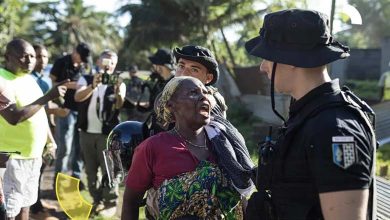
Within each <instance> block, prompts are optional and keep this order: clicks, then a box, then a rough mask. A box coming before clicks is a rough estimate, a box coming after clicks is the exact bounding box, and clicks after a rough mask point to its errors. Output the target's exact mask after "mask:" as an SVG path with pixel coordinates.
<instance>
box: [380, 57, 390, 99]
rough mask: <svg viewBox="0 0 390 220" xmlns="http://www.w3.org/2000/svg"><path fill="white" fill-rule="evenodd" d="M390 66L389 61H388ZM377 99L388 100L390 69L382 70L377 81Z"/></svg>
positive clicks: (389, 93)
mask: <svg viewBox="0 0 390 220" xmlns="http://www.w3.org/2000/svg"><path fill="white" fill-rule="evenodd" d="M389 67H390V62H389ZM378 86H379V100H380V101H382V102H383V101H390V70H389V71H386V72H384V73H383V74H382V75H381V78H380V79H379V82H378Z"/></svg>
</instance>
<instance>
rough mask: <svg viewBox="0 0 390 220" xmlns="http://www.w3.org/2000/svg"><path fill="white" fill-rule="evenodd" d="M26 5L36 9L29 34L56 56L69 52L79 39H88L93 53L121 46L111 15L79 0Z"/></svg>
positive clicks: (85, 40) (115, 24)
mask: <svg viewBox="0 0 390 220" xmlns="http://www.w3.org/2000/svg"><path fill="white" fill-rule="evenodd" d="M29 7H31V8H34V9H35V11H36V12H37V13H36V14H35V17H34V18H35V19H34V22H35V26H34V27H35V28H34V29H32V31H31V32H29V33H28V35H29V36H30V38H31V39H34V41H41V42H42V43H44V44H45V45H46V46H49V48H50V49H51V51H52V53H53V54H54V55H55V56H60V55H62V53H63V52H70V51H71V50H72V48H73V47H74V46H75V45H77V44H78V43H80V42H86V43H88V44H89V45H90V46H91V48H92V49H93V51H94V52H95V53H100V52H101V51H102V50H104V49H105V48H109V49H113V50H115V51H116V50H117V49H118V48H119V47H120V42H121V38H120V35H119V26H118V25H117V23H115V20H114V19H113V18H114V17H113V15H111V14H109V13H107V12H96V11H95V8H94V7H92V6H85V5H84V4H83V1H82V0H66V1H63V2H46V3H30V4H29Z"/></svg>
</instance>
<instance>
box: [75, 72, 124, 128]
mask: <svg viewBox="0 0 390 220" xmlns="http://www.w3.org/2000/svg"><path fill="white" fill-rule="evenodd" d="M77 85H78V86H87V85H88V84H87V81H86V80H85V78H84V77H80V79H79V80H78V81H77ZM106 89H107V85H103V84H101V83H100V84H99V85H98V86H97V87H96V88H95V89H94V90H93V93H92V96H91V100H90V102H89V106H88V119H87V120H88V127H87V132H88V133H93V134H101V133H102V127H103V119H102V111H103V100H104V94H105V93H106ZM119 95H120V96H121V97H125V95H126V85H125V84H124V83H121V85H120V87H119ZM98 97H99V116H98V114H97V113H98V112H97V106H96V105H97V100H98Z"/></svg>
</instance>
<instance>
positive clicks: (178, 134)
mask: <svg viewBox="0 0 390 220" xmlns="http://www.w3.org/2000/svg"><path fill="white" fill-rule="evenodd" d="M172 131H173V132H175V134H176V135H177V136H179V137H180V138H181V139H183V140H184V141H185V142H186V143H187V144H190V145H192V146H194V147H197V148H201V149H207V143H206V137H205V138H204V145H199V144H194V143H192V142H191V141H189V140H187V139H186V138H184V137H183V136H182V135H181V134H180V133H179V131H177V130H176V128H173V129H172Z"/></svg>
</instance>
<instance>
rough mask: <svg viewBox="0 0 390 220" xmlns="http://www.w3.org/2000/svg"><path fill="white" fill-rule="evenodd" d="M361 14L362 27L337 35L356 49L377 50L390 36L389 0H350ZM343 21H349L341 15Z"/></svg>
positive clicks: (358, 26) (353, 26)
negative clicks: (385, 38)
mask: <svg viewBox="0 0 390 220" xmlns="http://www.w3.org/2000/svg"><path fill="white" fill-rule="evenodd" d="M349 3H350V4H351V5H353V6H354V7H355V8H356V9H357V10H358V11H359V12H360V14H361V16H362V20H363V24H362V25H350V27H351V28H350V29H347V30H345V31H342V32H339V33H337V35H336V36H337V38H338V39H339V40H341V41H343V42H346V43H347V45H349V46H350V47H355V48H377V47H379V46H380V44H381V41H382V39H383V38H384V37H389V36H390V22H389V20H390V3H389V0H349ZM341 19H342V20H344V21H345V20H347V18H345V15H344V16H343V15H341Z"/></svg>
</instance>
